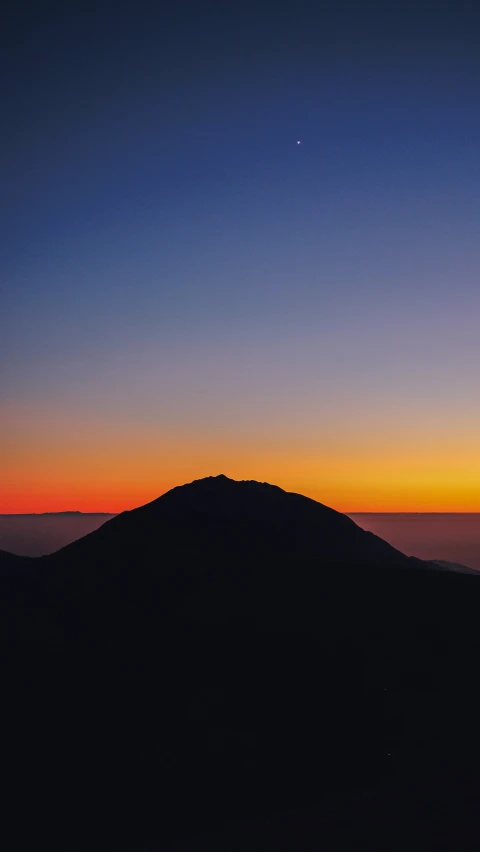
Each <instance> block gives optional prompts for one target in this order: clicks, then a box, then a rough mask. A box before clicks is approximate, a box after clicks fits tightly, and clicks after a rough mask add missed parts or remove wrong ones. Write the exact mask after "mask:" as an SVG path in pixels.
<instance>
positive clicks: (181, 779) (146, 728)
mask: <svg viewBox="0 0 480 852" xmlns="http://www.w3.org/2000/svg"><path fill="white" fill-rule="evenodd" d="M4 558H5V562H6V563H7V562H8V561H9V557H4ZM19 564H21V565H22V570H21V571H18V572H15V571H12V570H8V571H7V572H6V573H4V572H0V637H1V648H2V653H3V667H2V690H3V703H2V711H3V726H2V742H1V747H2V763H1V770H0V771H1V773H2V779H1V780H2V781H3V782H4V784H3V786H4V788H5V790H6V791H7V792H6V793H5V795H4V799H3V813H4V817H5V818H4V820H3V823H2V826H3V827H2V828H0V831H3V832H5V831H6V825H7V823H8V822H9V820H10V821H11V820H12V818H13V816H14V814H15V813H16V812H17V811H19V813H20V815H21V816H20V817H19V818H17V819H16V821H15V820H13V822H14V826H13V827H14V829H15V834H14V839H15V842H16V844H17V846H19V847H20V848H25V844H26V842H27V840H28V839H30V841H31V840H32V838H34V839H35V842H37V843H38V844H40V843H41V844H42V845H46V846H48V847H49V848H53V847H54V846H56V847H57V848H60V849H67V848H68V849H75V848H78V849H86V848H89V849H91V848H100V849H103V850H105V849H136V850H137V849H168V850H169V852H172V850H178V852H180V850H187V849H195V848H221V849H222V850H223V849H229V848H249V849H250V848H275V849H277V848H279V849H281V848H295V850H296V852H302V850H305V852H306V850H311V849H317V848H322V849H325V850H330V849H337V848H340V847H339V845H338V844H339V842H340V840H339V838H343V839H345V837H346V834H345V831H346V829H345V831H344V830H343V828H342V827H341V826H340V827H339V821H341V820H348V823H349V831H350V829H351V834H350V835H349V836H350V837H351V838H354V837H355V836H356V835H355V827H356V828H357V834H358V832H360V834H361V831H362V824H363V823H362V819H363V814H364V813H365V807H366V806H365V798H366V797H367V799H368V801H369V802H372V801H378V802H381V806H380V809H381V816H379V819H378V820H377V821H375V820H374V819H370V823H369V830H368V848H369V849H376V848H378V849H385V848H388V849H404V848H405V844H406V843H408V846H409V848H411V849H419V850H420V849H422V850H424V849H428V848H439V847H438V842H437V841H438V817H437V816H436V815H434V810H435V808H434V807H433V805H432V808H431V814H432V815H431V816H430V817H428V819H427V822H426V825H423V828H422V832H423V833H421V835H420V834H419V835H418V838H417V836H416V834H415V830H416V829H415V827H416V825H417V822H416V820H417V817H416V816H415V814H416V813H417V811H416V810H415V809H416V808H417V809H418V808H419V807H420V804H421V802H422V801H423V802H424V801H425V796H424V791H425V790H428V791H429V796H430V800H431V799H432V796H433V799H434V802H435V807H436V808H437V810H439V811H440V812H441V813H442V815H443V816H444V817H445V818H447V817H446V815H447V814H449V815H450V829H452V824H453V823H452V821H454V820H455V819H460V816H459V815H463V816H462V818H463V820H464V823H463V826H464V827H465V825H467V826H468V827H469V828H468V830H467V835H468V837H469V838H470V839H471V840H472V844H473V845H472V847H471V848H478V840H479V835H478V832H477V831H476V829H475V825H476V822H475V821H474V820H472V821H471V822H470V821H469V819H466V817H465V807H463V804H464V798H465V796H467V793H464V791H468V796H470V797H472V796H473V798H474V799H475V796H474V793H475V791H476V792H477V793H478V792H479V791H478V779H477V774H478V764H479V761H480V734H479V731H478V729H477V718H478V717H479V713H480V686H479V682H478V678H477V676H476V670H477V666H478V659H479V654H480V626H479V619H478V612H479V607H480V585H479V584H478V579H477V578H476V577H473V576H468V575H463V574H455V573H448V572H445V571H438V572H437V571H434V570H425V569H426V568H428V567H429V565H428V563H422V562H420V561H418V560H414V559H408V558H407V557H405V556H403V555H402V554H400V553H399V552H398V551H396V550H394V549H393V548H391V547H389V545H387V544H385V542H382V541H381V540H380V539H378V538H376V537H375V536H373V535H371V534H368V533H365V532H363V531H362V530H360V529H359V528H358V527H357V526H356V525H355V524H354V523H353V522H352V521H350V520H349V519H347V518H346V517H344V516H342V515H339V514H338V513H337V512H334V511H332V510H331V509H328V508H327V507H325V506H322V505H320V504H318V503H315V502H314V501H312V500H308V499H306V498H304V497H301V496H299V495H294V494H288V493H285V492H283V491H282V490H281V489H278V488H275V487H273V486H269V485H265V484H259V483H253V482H240V483H237V482H233V481H232V480H228V479H227V478H226V477H214V478H209V479H206V480H200V481H198V482H195V483H192V484H190V485H187V486H182V487H179V488H176V489H173V490H172V491H170V492H169V493H168V494H165V495H163V496H162V497H161V498H159V499H158V500H156V501H154V502H153V503H150V504H148V505H147V506H144V507H141V508H139V509H137V510H134V511H132V512H126V513H123V514H122V515H119V516H117V517H116V518H114V519H112V520H111V521H108V522H107V523H106V524H104V525H103V526H102V527H100V528H99V529H98V530H96V531H95V532H93V533H91V534H90V535H88V536H86V537H85V538H83V539H81V540H80V541H77V542H74V543H73V544H71V545H69V546H68V547H66V548H64V549H63V550H61V551H59V552H57V553H56V554H54V555H52V556H50V557H43V558H41V559H35V560H27V561H25V560H24V561H21V563H19ZM433 791H435V792H434V793H433ZM369 797H370V798H369ZM409 797H410V798H409ZM469 801H470V800H469ZM402 802H403V803H405V802H409V804H407V805H405V807H403V805H402ZM408 808H410V811H408V812H407V810H408ZM406 809H407V810H406ZM367 810H368V807H367ZM467 810H468V807H467ZM290 812H292V813H295V817H294V819H293V823H291V824H294V825H295V826H297V827H296V828H295V832H294V836H293V837H290V841H289V842H290V843H291V845H290V846H288V847H287V846H282V845H281V844H282V840H281V838H282V837H283V836H285V837H287V836H289V834H288V832H289V829H288V825H287V827H286V822H287V823H289V817H288V814H289V813H290ZM26 813H28V815H29V819H28V823H27V822H26V821H25V818H24V815H25V814H26ZM302 814H303V816H302ZM22 815H23V816H22ZM399 819H401V820H403V822H402V825H404V826H407V828H405V829H402V831H403V834H402V831H400V830H399V827H398V820H399ZM313 823H315V826H316V828H315V829H314V828H312V825H313ZM265 824H267V825H269V826H270V829H271V830H270V829H269V830H268V831H267V832H266V834H265ZM242 826H243V827H242ZM275 826H277V828H275ZM379 826H381V831H380V830H379ZM379 831H380V833H378V832H379ZM262 832H263V835H262ZM269 832H270V834H269ZM310 832H311V833H312V837H310V834H309V833H310ZM429 832H430V834H429ZM376 833H377V834H378V837H377V834H376ZM202 836H204V838H206V839H204V840H202ZM242 836H243V837H244V838H246V839H245V840H244V841H243V844H244V845H243V846H242V845H241V846H238V843H237V845H236V846H235V841H234V840H233V839H232V838H235V837H242ZM262 836H264V837H268V836H270V837H271V838H273V839H271V840H269V841H268V843H270V842H271V843H272V845H271V846H270V847H269V846H268V845H265V844H266V843H267V841H265V843H263V845H262V842H261V837H262ZM457 836H458V837H460V836H463V837H464V836H465V830H464V832H463V835H461V834H460V829H459V832H458V834H457ZM275 837H276V838H277V839H276V840H275V839H274V838H275ZM376 837H377V839H375V838H376ZM208 838H210V840H208ZM259 838H260V839H259ZM315 838H316V839H315ZM377 841H378V842H377ZM417 841H418V842H417ZM320 843H321V846H319V844H320ZM429 844H430V845H429ZM435 844H436V845H435ZM4 845H5V846H6V848H14V847H15V843H14V842H12V841H11V840H10V839H9V844H8V845H7V844H4ZM349 848H352V849H353V848H357V847H355V845H354V841H353V839H352V840H351V845H350V847H349ZM358 848H360V847H358Z"/></svg>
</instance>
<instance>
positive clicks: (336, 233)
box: [0, 0, 480, 512]
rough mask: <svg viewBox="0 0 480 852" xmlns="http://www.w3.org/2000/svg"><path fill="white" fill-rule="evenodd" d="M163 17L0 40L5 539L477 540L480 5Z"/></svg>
mask: <svg viewBox="0 0 480 852" xmlns="http://www.w3.org/2000/svg"><path fill="white" fill-rule="evenodd" d="M39 7H41V8H39ZM157 7H158V8H157V11H155V12H153V11H152V9H151V7H149V5H147V4H143V3H142V2H136V3H132V4H127V3H125V2H117V3H115V4H111V5H107V4H103V3H102V2H96V3H89V2H85V3H82V4H75V6H74V7H72V6H71V4H60V3H58V4H55V3H52V4H48V3H45V4H43V3H42V4H31V5H28V4H25V3H23V4H22V2H21V0H20V2H19V0H17V2H15V3H12V4H9V5H8V8H7V13H6V15H5V16H4V18H3V20H2V23H1V26H0V55H1V56H2V66H1V76H2V82H3V86H2V109H1V112H0V146H1V158H0V169H1V174H0V186H1V192H0V205H1V211H0V216H1V218H0V512H29V511H36V512H42V511H59V510H64V509H80V510H85V511H111V512H116V511H120V510H122V509H125V508H132V507H133V506H136V505H139V504H141V503H145V502H147V501H148V500H150V499H153V498H155V497H156V496H158V495H159V494H160V493H162V492H163V491H165V490H166V489H168V488H170V487H172V486H173V485H176V484H179V483H182V482H185V481H189V480H191V479H195V478H198V477H200V476H205V475H210V474H217V473H220V472H223V473H226V474H227V475H229V476H232V477H234V478H245V479H260V480H267V481H270V482H274V483H277V484H278V485H281V486H282V487H285V488H288V489H289V490H295V491H300V492H303V493H305V494H308V495H310V496H312V497H315V498H316V499H319V500H321V501H322V502H325V503H327V504H329V505H332V506H334V507H335V508H337V509H340V510H344V511H382V510H383V511H399V510H403V511H480V393H479V391H478V384H479V366H480V284H479V272H480V234H479V225H480V159H479V152H480V112H479V109H480V107H479V105H480V38H479V36H480V10H478V4H477V3H467V2H459V0H457V2H455V3H453V2H448V3H442V2H441V0H437V2H435V3H433V2H432V3H426V2H421V0H419V2H416V3H410V2H402V3H397V4H392V3H390V2H382V3H361V2H359V0H357V2H355V3H348V2H342V0H338V2H335V3H333V2H332V3H330V2H328V3H324V4H320V3H309V4H305V3H302V2H297V3H293V2H292V3H290V2H289V3H282V2H281V0H277V2H275V3H273V2H269V3H266V2H262V0H258V2H256V3H249V2H244V3H229V2H223V3H208V2H196V3H193V2H188V3H182V2H180V0H175V2H172V3H168V2H166V0H162V3H158V4H157ZM298 139H300V140H301V145H297V140H298Z"/></svg>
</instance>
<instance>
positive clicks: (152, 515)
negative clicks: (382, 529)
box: [61, 475, 420, 567]
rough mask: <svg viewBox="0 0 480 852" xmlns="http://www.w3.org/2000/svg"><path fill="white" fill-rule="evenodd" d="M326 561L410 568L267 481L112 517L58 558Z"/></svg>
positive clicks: (199, 487) (169, 499) (190, 492)
mask: <svg viewBox="0 0 480 852" xmlns="http://www.w3.org/2000/svg"><path fill="white" fill-rule="evenodd" d="M112 549H113V550H114V551H118V557H119V558H120V559H121V560H122V561H124V560H125V559H129V558H131V557H132V556H133V554H135V557H141V558H144V556H145V555H146V556H147V557H148V558H154V559H162V558H165V557H166V556H167V555H168V556H169V557H174V558H182V559H184V558H192V559H199V558H202V559H203V558H205V557H207V558H209V559H218V558H221V559H224V558H235V559H237V558H242V559H243V558H251V557H254V558H263V557H267V558H277V557H282V558H288V559H327V560H333V561H336V562H345V561H351V560H352V559H353V560H355V561H356V562H357V563H362V562H364V563H368V564H370V565H381V566H383V567H386V566H387V565H389V566H392V567H393V566H395V567H410V566H411V565H412V564H415V563H416V562H417V560H412V559H410V558H408V557H405V556H404V555H403V554H402V553H400V552H399V551H398V550H395V549H394V548H393V547H391V546H390V545H389V544H387V543H386V542H385V541H383V540H382V539H380V538H378V537H377V536H375V535H373V533H369V532H365V531H364V530H362V529H361V528H360V527H358V526H357V525H356V524H355V523H354V522H353V521H351V520H350V519H349V518H347V516H346V515H342V514H341V513H340V512H336V511H334V510H333V509H330V508H328V507H327V506H323V505H322V504H321V503H318V502H316V501H315V500H310V499H309V498H308V497H303V496H302V495H300V494H292V493H289V492H286V491H283V490H282V489H281V488H278V487H277V486H274V485H269V484H267V483H260V482H252V481H243V482H237V481H235V480H232V479H228V478H227V477H226V476H223V475H221V476H215V477H208V478H206V479H200V480H197V481H195V482H192V483H190V484H188V485H182V486H178V487H177V488H173V489H172V490H171V491H168V492H167V493H166V494H163V495H162V496H161V497H159V498H158V499H157V500H154V501H153V502H152V503H148V504H147V505H146V506H141V507H140V508H138V509H134V510H133V511H130V512H123V513H122V514H121V515H117V516H116V517H115V518H113V519H112V520H111V521H109V522H108V523H106V524H104V525H103V526H102V527H101V528H100V529H99V530H96V531H95V532H93V533H91V534H90V535H88V536H85V537H84V538H83V539H81V540H79V541H77V542H74V543H73V544H71V545H67V547H66V548H64V550H63V552H62V556H61V558H62V559H63V558H65V557H66V556H67V555H68V558H69V559H77V558H81V559H83V558H85V557H86V556H87V555H88V558H89V559H93V560H95V561H97V560H98V559H100V558H101V559H102V560H103V559H104V558H105V556H106V555H107V554H111V553H112ZM418 564H420V563H418Z"/></svg>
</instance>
